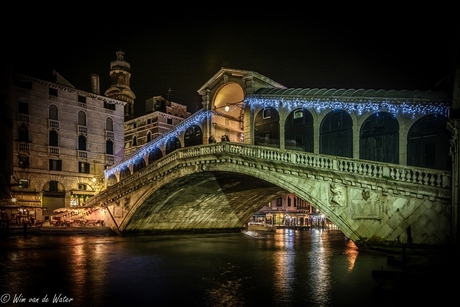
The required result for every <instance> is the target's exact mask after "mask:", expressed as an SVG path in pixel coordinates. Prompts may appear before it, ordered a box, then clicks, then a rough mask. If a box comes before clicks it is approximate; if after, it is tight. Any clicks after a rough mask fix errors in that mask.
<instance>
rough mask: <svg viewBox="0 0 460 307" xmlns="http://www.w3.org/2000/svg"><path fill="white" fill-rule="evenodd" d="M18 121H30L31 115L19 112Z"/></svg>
mask: <svg viewBox="0 0 460 307" xmlns="http://www.w3.org/2000/svg"><path fill="white" fill-rule="evenodd" d="M18 121H20V122H25V123H28V122H29V121H30V116H29V115H27V114H18Z"/></svg>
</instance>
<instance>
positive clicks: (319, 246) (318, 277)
mask: <svg viewBox="0 0 460 307" xmlns="http://www.w3.org/2000/svg"><path fill="white" fill-rule="evenodd" d="M322 234H323V230H321V229H314V230H312V241H311V246H310V247H311V251H310V253H309V256H310V257H309V258H310V263H311V265H312V266H311V267H310V269H309V274H310V287H311V295H312V298H313V300H314V302H315V304H318V305H319V306H326V305H328V304H329V303H330V290H331V275H330V267H329V260H330V257H331V256H332V254H331V250H330V249H329V246H328V245H327V244H324V242H323V238H322Z"/></svg>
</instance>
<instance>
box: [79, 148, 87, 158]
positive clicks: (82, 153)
mask: <svg viewBox="0 0 460 307" xmlns="http://www.w3.org/2000/svg"><path fill="white" fill-rule="evenodd" d="M78 157H79V158H83V159H87V158H88V152H87V151H82V150H79V151H78Z"/></svg>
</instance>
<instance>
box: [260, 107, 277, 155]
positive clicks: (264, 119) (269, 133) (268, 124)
mask: <svg viewBox="0 0 460 307" xmlns="http://www.w3.org/2000/svg"><path fill="white" fill-rule="evenodd" d="M279 118H280V117H279V113H278V111H277V110H276V109H275V108H271V107H268V108H264V109H263V110H261V111H260V112H259V113H257V115H256V117H255V121H254V130H255V132H254V136H255V145H262V146H270V147H278V148H279V146H280V123H279Z"/></svg>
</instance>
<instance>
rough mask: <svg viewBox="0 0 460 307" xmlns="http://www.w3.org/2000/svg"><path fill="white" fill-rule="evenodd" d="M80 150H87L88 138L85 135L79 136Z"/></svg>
mask: <svg viewBox="0 0 460 307" xmlns="http://www.w3.org/2000/svg"><path fill="white" fill-rule="evenodd" d="M78 150H86V138H85V137H84V136H83V135H79V136H78Z"/></svg>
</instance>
